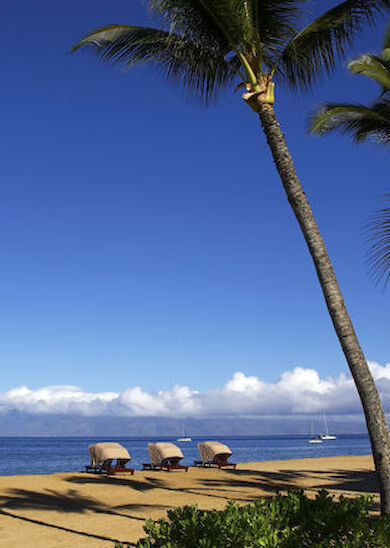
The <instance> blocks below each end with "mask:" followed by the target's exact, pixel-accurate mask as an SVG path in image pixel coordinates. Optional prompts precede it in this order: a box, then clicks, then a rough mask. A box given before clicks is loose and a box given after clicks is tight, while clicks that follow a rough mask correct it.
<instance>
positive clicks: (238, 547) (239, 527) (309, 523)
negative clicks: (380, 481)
mask: <svg viewBox="0 0 390 548" xmlns="http://www.w3.org/2000/svg"><path fill="white" fill-rule="evenodd" d="M371 502H372V497H369V496H361V497H358V498H355V499H347V498H344V497H341V498H340V500H339V502H336V501H334V500H333V497H331V496H329V494H328V493H327V492H326V491H320V492H319V493H318V494H317V496H316V498H315V500H309V499H308V498H307V497H306V495H305V494H304V493H303V492H302V491H294V492H290V493H289V494H288V495H286V496H282V495H277V496H275V497H269V498H261V499H259V500H258V501H256V502H253V503H251V504H248V505H246V506H244V507H239V506H238V504H237V503H234V502H229V503H228V504H227V506H226V507H225V509H224V510H221V511H218V510H212V511H209V512H202V511H200V510H198V508H197V506H184V507H182V508H175V509H173V510H169V511H168V518H169V520H164V519H160V520H158V521H157V522H153V521H151V520H148V521H147V522H146V523H145V526H144V529H145V532H146V534H147V537H146V538H144V539H141V540H139V541H138V544H137V546H138V547H139V548H151V547H155V548H309V547H316V548H329V547H333V546H334V547H337V548H389V547H390V518H387V517H386V518H369V517H368V509H369V507H370V504H371Z"/></svg>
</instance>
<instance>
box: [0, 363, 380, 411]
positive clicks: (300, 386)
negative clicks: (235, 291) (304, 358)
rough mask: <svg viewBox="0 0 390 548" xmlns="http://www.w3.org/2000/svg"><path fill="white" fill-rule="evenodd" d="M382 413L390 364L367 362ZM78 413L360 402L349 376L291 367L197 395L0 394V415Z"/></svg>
mask: <svg viewBox="0 0 390 548" xmlns="http://www.w3.org/2000/svg"><path fill="white" fill-rule="evenodd" d="M369 366H370V369H371V372H372V374H373V377H374V379H375V380H376V383H377V386H378V389H379V391H380V394H381V397H382V401H383V402H384V405H385V409H386V411H390V364H387V365H384V366H382V365H380V364H378V363H376V362H369ZM10 410H18V411H23V412H27V413H55V414H58V413H60V414H81V415H84V416H99V415H112V416H129V417H131V416H141V417H142V416H149V417H151V416H160V417H184V416H191V417H207V416H223V415H227V416H240V415H246V416H247V415H281V414H305V413H313V414H315V413H322V412H325V413H332V414H339V415H340V414H341V415H344V414H354V413H360V412H361V406H360V402H359V399H358V396H357V392H356V389H355V386H354V383H353V381H352V379H351V377H350V376H347V375H345V374H341V375H339V376H338V377H336V378H333V377H327V378H321V377H320V375H319V374H318V372H317V371H316V370H315V369H308V368H303V367H295V368H294V369H292V370H290V371H285V372H284V373H283V374H282V375H281V377H280V379H279V380H277V381H276V382H264V381H262V380H261V379H260V378H259V377H255V376H246V375H245V374H244V373H242V372H240V371H238V372H236V373H234V375H233V376H232V378H231V379H230V380H229V381H228V382H227V383H226V384H225V386H223V387H222V388H219V389H216V390H210V391H208V392H197V391H195V390H191V389H190V388H189V387H187V386H179V385H176V386H174V387H173V388H172V390H165V391H164V390H160V391H157V392H147V391H144V390H143V389H142V388H141V387H140V386H135V387H130V388H127V389H126V390H124V391H123V392H121V393H115V392H102V393H96V394H95V393H91V392H86V391H84V390H82V389H81V388H78V387H77V386H47V387H43V388H39V389H38V390H30V389H29V388H28V387H26V386H22V387H19V388H14V389H12V390H9V391H8V392H3V393H0V412H3V413H4V412H7V411H10Z"/></svg>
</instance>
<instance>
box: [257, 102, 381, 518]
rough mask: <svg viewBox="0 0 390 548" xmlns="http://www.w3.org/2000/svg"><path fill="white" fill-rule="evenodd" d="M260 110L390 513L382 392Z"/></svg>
mask: <svg viewBox="0 0 390 548" xmlns="http://www.w3.org/2000/svg"><path fill="white" fill-rule="evenodd" d="M258 113H259V117H260V121H261V125H262V127H263V130H264V133H265V135H266V138H267V142H268V145H269V147H270V148H271V152H272V156H273V159H274V162H275V165H276V169H277V170H278V172H279V175H280V177H281V179H282V183H283V187H284V190H285V192H286V194H287V198H288V201H289V203H290V205H291V207H292V209H293V211H294V213H295V216H296V218H297V220H298V223H299V225H300V227H301V230H302V232H303V236H304V238H305V240H306V244H307V246H308V248H309V251H310V254H311V257H312V259H313V262H314V265H315V268H316V270H317V275H318V279H319V281H320V284H321V288H322V291H323V294H324V297H325V301H326V304H327V307H328V310H329V314H330V317H331V319H332V322H333V325H334V328H335V330H336V333H337V336H338V339H339V341H340V344H341V347H342V350H343V352H344V355H345V357H346V359H347V362H348V365H349V368H350V370H351V373H352V376H353V379H354V381H355V384H356V387H357V390H358V393H359V396H360V399H361V402H362V405H363V409H364V414H365V417H366V423H367V429H368V433H369V436H370V441H371V447H372V452H373V456H374V462H375V469H376V472H377V477H378V480H379V486H380V497H381V512H382V514H389V513H390V434H389V428H388V424H387V421H386V416H385V413H384V411H383V407H382V404H381V401H380V398H379V394H378V391H377V389H376V386H375V383H374V379H373V378H372V375H371V373H370V370H369V368H368V366H367V362H366V359H365V357H364V354H363V351H362V349H361V347H360V344H359V341H358V338H357V336H356V333H355V330H354V328H353V325H352V322H351V319H350V317H349V314H348V312H347V309H346V307H345V303H344V299H343V296H342V294H341V291H340V288H339V285H338V283H337V279H336V276H335V273H334V269H333V266H332V263H331V261H330V259H329V256H328V252H327V250H326V247H325V244H324V241H323V239H322V236H321V234H320V231H319V229H318V226H317V224H316V221H315V219H314V216H313V212H312V210H311V207H310V204H309V202H308V201H307V198H306V195H305V193H304V191H303V189H302V186H301V183H300V181H299V179H298V176H297V173H296V171H295V167H294V164H293V161H292V158H291V155H290V153H289V150H288V148H287V143H286V140H285V137H284V135H283V132H282V130H281V128H280V126H279V124H278V122H277V119H276V116H275V112H274V109H273V107H272V105H270V104H267V103H264V102H262V101H258Z"/></svg>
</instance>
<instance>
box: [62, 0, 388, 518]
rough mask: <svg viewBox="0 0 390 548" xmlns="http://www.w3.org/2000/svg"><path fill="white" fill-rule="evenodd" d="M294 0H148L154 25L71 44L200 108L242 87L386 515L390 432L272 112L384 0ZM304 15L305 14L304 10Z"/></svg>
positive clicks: (331, 61) (310, 79)
mask: <svg viewBox="0 0 390 548" xmlns="http://www.w3.org/2000/svg"><path fill="white" fill-rule="evenodd" d="M304 3H305V2H304V1H302V0H149V2H148V7H149V10H150V13H151V14H152V16H155V20H156V23H157V28H151V27H140V26H133V25H109V26H105V27H101V28H98V29H96V30H94V31H92V32H90V33H89V34H87V35H86V36H85V37H84V38H83V39H82V40H81V41H80V42H79V43H78V44H76V45H75V47H74V48H73V49H74V50H77V49H80V48H89V49H91V50H93V51H94V52H95V53H96V54H97V55H98V56H99V57H100V58H101V59H103V60H104V61H111V62H113V63H117V64H120V65H123V66H125V67H131V66H133V65H135V64H139V63H149V64H151V65H156V66H158V67H159V68H160V69H162V70H163V71H164V72H165V74H166V76H167V77H168V78H171V79H174V80H176V81H178V82H179V83H180V84H181V85H182V86H184V87H185V88H187V89H189V90H190V91H191V92H193V93H195V94H196V95H197V96H198V97H199V98H200V99H201V100H202V101H203V102H205V103H207V102H209V101H210V100H211V99H213V98H215V97H217V95H218V92H219V91H220V90H221V89H222V88H223V87H226V86H232V85H237V86H238V87H239V88H244V90H245V93H244V96H243V97H244V99H245V101H246V102H247V103H248V105H249V106H250V107H251V109H252V111H254V113H255V114H256V116H258V118H259V119H260V123H261V126H262V128H263V131H264V134H265V136H266V139H267V142H268V145H269V147H270V150H271V153H272V157H273V160H274V162H275V165H276V168H277V170H278V173H279V175H280V178H281V181H282V184H283V187H284V190H285V192H286V195H287V198H288V201H289V203H290V205H291V207H292V209H293V212H294V214H295V216H296V218H297V220H298V223H299V225H300V227H301V230H302V233H303V236H304V238H305V240H306V243H307V246H308V249H309V252H310V254H311V257H312V259H313V261H314V265H315V268H316V271H317V275H318V278H319V281H320V284H321V288H322V291H323V294H324V297H325V300H326V304H327V307H328V310H329V314H330V316H331V319H332V322H333V325H334V327H335V330H336V333H337V336H338V338H339V341H340V344H341V347H342V349H343V352H344V355H345V357H346V360H347V362H348V365H349V367H350V370H351V373H352V376H353V378H354V380H355V383H356V386H357V389H358V392H359V395H360V398H361V401H362V405H363V408H364V411H365V417H366V422H367V427H368V431H369V434H370V439H371V445H372V448H373V455H374V461H375V466H376V470H377V473H378V479H379V482H380V487H381V507H382V512H383V513H390V435H389V430H388V426H387V422H386V417H385V415H384V412H383V408H382V405H381V402H380V399H379V395H378V392H377V390H376V387H375V383H374V381H373V379H372V376H371V374H370V371H369V368H368V366H367V362H366V360H365V357H364V354H363V352H362V350H361V347H360V345H359V341H358V339H357V336H356V334H355V331H354V328H353V325H352V322H351V319H350V317H349V315H348V313H347V310H346V307H345V304H344V300H343V297H342V295H341V292H340V288H339V286H338V283H337V280H336V276H335V273H334V270H333V266H332V263H331V261H330V259H329V256H328V253H327V250H326V247H325V244H324V242H323V239H322V237H321V234H320V232H319V229H318V226H317V224H316V222H315V219H314V216H313V213H312V210H311V207H310V204H309V202H308V200H307V197H306V195H305V193H304V191H303V189H302V186H301V183H300V181H299V178H298V175H297V173H296V171H295V167H294V164H293V161H292V158H291V155H290V152H289V150H288V147H287V143H286V140H285V137H284V135H283V133H282V130H281V128H280V125H279V123H278V121H277V118H276V114H275V111H274V107H273V105H274V101H275V96H274V85H275V82H276V83H277V82H279V83H281V84H282V85H285V86H286V87H292V88H298V89H303V90H305V89H308V88H310V87H311V86H312V84H313V83H314V82H315V81H316V80H318V78H320V77H321V76H322V75H324V74H326V73H330V72H331V71H332V69H333V67H334V66H335V63H336V61H337V59H338V58H344V56H345V53H346V48H347V46H348V45H349V44H350V43H351V41H352V40H353V38H354V37H355V36H356V35H357V34H358V33H359V32H361V31H362V29H363V28H364V27H365V25H367V24H372V23H373V22H374V18H375V16H376V15H377V14H379V13H381V12H383V11H384V10H385V9H389V8H390V0H345V1H343V2H340V3H338V4H337V5H336V6H334V7H333V8H331V9H330V10H328V11H326V12H324V13H323V14H322V15H320V16H319V17H317V18H316V19H314V20H312V21H311V22H310V23H309V24H308V25H306V26H303V25H301V21H302V20H303V15H304V12H303V6H304ZM305 16H306V14H305Z"/></svg>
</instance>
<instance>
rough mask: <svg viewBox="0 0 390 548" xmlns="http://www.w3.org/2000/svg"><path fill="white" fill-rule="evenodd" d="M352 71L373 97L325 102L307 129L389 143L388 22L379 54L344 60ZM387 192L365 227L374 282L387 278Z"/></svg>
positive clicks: (389, 259)
mask: <svg viewBox="0 0 390 548" xmlns="http://www.w3.org/2000/svg"><path fill="white" fill-rule="evenodd" d="M348 68H349V70H350V71H351V73H352V74H361V75H363V76H367V77H368V78H370V79H371V80H374V81H375V82H377V83H378V84H379V85H380V86H381V93H380V95H379V98H378V99H377V100H376V101H373V102H372V103H371V104H369V105H368V106H365V105H361V104H352V103H326V104H324V105H322V106H321V107H320V108H319V109H318V110H317V111H316V112H315V113H314V114H313V115H312V116H311V117H310V131H311V132H312V133H318V134H320V135H324V134H325V133H329V132H331V131H335V130H340V131H342V132H343V133H347V134H350V135H351V136H352V138H353V140H354V141H355V142H356V143H360V142H362V141H366V140H367V139H371V140H373V141H374V142H376V143H378V144H384V145H390V26H389V27H388V28H387V31H386V33H385V36H384V38H383V51H382V52H381V53H380V54H379V55H373V54H365V55H361V56H360V57H358V58H357V59H354V60H353V61H351V62H350V63H349V64H348ZM389 198H390V196H386V206H385V207H383V208H382V209H379V210H377V211H375V212H374V214H373V215H372V216H371V221H370V224H369V229H368V237H367V240H368V244H369V254H368V267H369V271H370V273H371V274H372V277H373V279H374V281H375V282H380V281H381V280H384V285H386V284H387V283H388V282H389V280H390V204H388V202H389Z"/></svg>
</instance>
